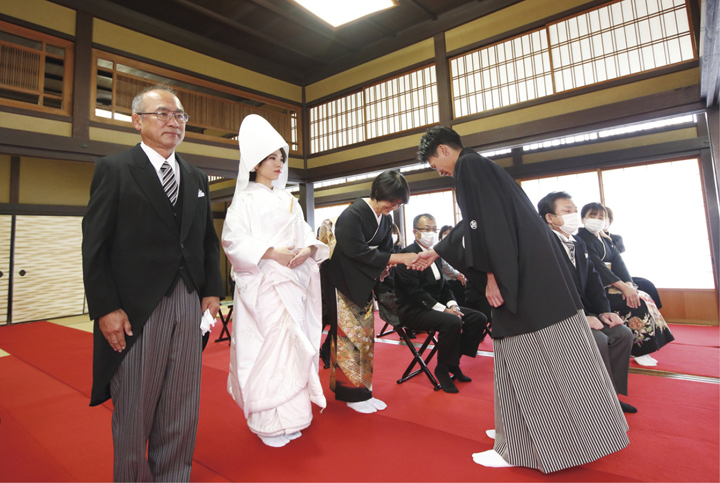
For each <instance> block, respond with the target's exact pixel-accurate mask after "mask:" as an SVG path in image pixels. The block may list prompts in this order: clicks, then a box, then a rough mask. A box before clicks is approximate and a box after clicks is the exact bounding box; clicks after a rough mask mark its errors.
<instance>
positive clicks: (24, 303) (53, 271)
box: [12, 216, 85, 323]
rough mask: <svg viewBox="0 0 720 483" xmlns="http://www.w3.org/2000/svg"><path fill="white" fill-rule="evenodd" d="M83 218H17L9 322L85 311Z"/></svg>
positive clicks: (76, 313) (77, 313)
mask: <svg viewBox="0 0 720 483" xmlns="http://www.w3.org/2000/svg"><path fill="white" fill-rule="evenodd" d="M81 222H82V217H79V216H17V218H16V225H15V258H14V268H13V301H12V304H13V311H12V323H17V322H28V321H32V320H45V319H51V318H56V317H64V316H70V315H79V314H82V313H83V311H84V305H85V304H84V297H85V290H84V286H83V277H82V251H81V244H82V230H81Z"/></svg>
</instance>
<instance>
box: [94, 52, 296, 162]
mask: <svg viewBox="0 0 720 483" xmlns="http://www.w3.org/2000/svg"><path fill="white" fill-rule="evenodd" d="M94 65H95V78H96V83H95V93H94V94H93V95H94V98H95V106H94V110H93V112H92V114H91V117H92V118H93V119H94V120H96V121H104V122H111V123H121V124H125V125H126V123H127V122H129V121H130V120H131V115H132V100H133V98H134V97H135V96H136V95H137V93H138V92H141V91H142V90H143V89H145V88H146V87H150V86H153V85H155V84H158V83H163V84H167V85H170V86H171V87H172V88H173V89H174V90H175V91H176V92H177V95H178V98H179V99H180V102H181V103H182V105H183V108H184V109H185V111H186V112H187V113H188V114H189V115H190V119H189V120H188V123H187V126H186V136H187V137H191V138H192V137H194V138H203V139H212V140H216V141H218V140H219V141H224V142H227V143H232V144H235V143H236V142H237V141H236V139H237V133H238V130H239V128H240V124H241V123H242V120H243V119H244V118H245V116H247V115H249V114H258V115H260V116H262V117H264V118H265V119H267V120H268V122H270V124H271V125H272V126H273V127H274V128H275V129H276V130H277V131H278V133H280V135H281V136H282V137H283V138H284V139H285V140H286V141H287V142H288V144H289V146H290V151H291V152H299V151H300V149H301V148H300V138H301V136H300V121H299V116H298V113H299V111H300V108H299V107H298V106H292V105H290V104H284V103H281V102H279V101H275V100H269V99H265V98H263V97H261V96H257V95H254V94H249V93H246V92H242V91H239V90H236V89H232V88H228V87H225V86H221V85H219V84H213V83H210V82H207V81H204V80H201V79H196V78H193V77H190V76H187V75H184V74H180V73H177V72H172V71H169V70H166V69H162V68H159V67H155V66H151V65H148V64H144V63H141V62H137V61H133V60H131V59H126V58H123V57H120V56H116V55H113V54H109V53H106V52H100V51H95V52H94Z"/></svg>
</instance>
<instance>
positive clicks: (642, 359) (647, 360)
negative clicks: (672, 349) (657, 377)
mask: <svg viewBox="0 0 720 483" xmlns="http://www.w3.org/2000/svg"><path fill="white" fill-rule="evenodd" d="M633 359H635V362H637V363H638V364H640V365H641V366H648V367H651V366H657V361H656V360H655V359H653V358H652V357H650V356H649V355H647V354H645V355H644V356H639V357H634V358H633Z"/></svg>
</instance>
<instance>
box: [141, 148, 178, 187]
mask: <svg viewBox="0 0 720 483" xmlns="http://www.w3.org/2000/svg"><path fill="white" fill-rule="evenodd" d="M140 147H141V148H142V150H143V151H145V154H146V155H147V157H148V159H149V160H150V163H152V165H153V168H155V172H156V173H157V175H158V179H159V180H160V185H161V186H162V182H163V180H162V173H160V168H161V167H162V165H163V163H164V162H165V161H167V162H168V164H169V165H170V168H171V169H172V170H173V174H174V175H175V181H177V185H178V194H179V193H180V190H179V188H180V171H179V170H178V165H177V161H176V160H175V151H173V152H172V154H171V155H170V157H169V158H167V159H165V158H163V157H162V156H161V155H160V154H159V153H158V152H157V151H155V150H154V149H153V148H151V147H150V146H148V145H147V144H145V143H144V142H141V143H140Z"/></svg>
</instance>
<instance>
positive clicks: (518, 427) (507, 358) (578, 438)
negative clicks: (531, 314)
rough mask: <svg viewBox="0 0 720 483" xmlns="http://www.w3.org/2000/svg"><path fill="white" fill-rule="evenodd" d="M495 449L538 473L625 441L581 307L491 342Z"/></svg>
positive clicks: (593, 455) (622, 421)
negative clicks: (551, 321)
mask: <svg viewBox="0 0 720 483" xmlns="http://www.w3.org/2000/svg"><path fill="white" fill-rule="evenodd" d="M493 347H494V353H495V369H494V371H495V431H496V439H495V451H497V452H498V453H499V454H500V455H501V456H502V457H503V458H504V459H505V461H507V462H508V463H510V464H513V465H516V466H525V467H528V468H535V469H538V470H540V471H542V472H543V473H551V472H553V471H558V470H562V469H565V468H570V467H572V466H578V465H582V464H585V463H588V462H590V461H594V460H596V459H598V458H601V457H603V456H605V455H607V454H610V453H613V452H615V451H618V450H620V449H622V448H624V447H625V446H627V445H628V443H629V440H628V437H627V434H626V433H627V431H628V425H627V422H626V421H625V416H624V415H623V413H622V409H621V408H620V404H619V402H618V398H617V395H616V394H615V390H614V388H613V384H612V381H611V380H610V376H609V375H608V373H607V370H606V369H605V365H604V363H603V360H602V358H601V357H600V352H599V351H598V348H597V344H596V343H595V340H594V338H593V335H592V333H591V332H590V326H589V325H588V322H587V319H586V318H585V315H584V314H583V312H579V313H578V315H577V316H573V317H570V318H568V319H566V320H563V321H561V322H558V323H556V324H553V325H551V326H550V327H547V328H545V329H542V330H539V331H537V332H531V333H529V334H521V335H518V336H513V337H506V338H504V339H497V340H494V341H493Z"/></svg>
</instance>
